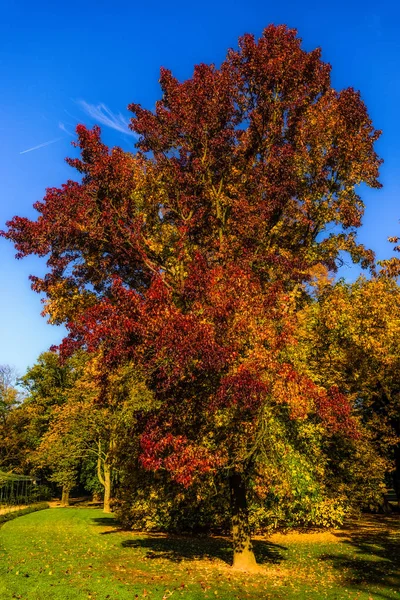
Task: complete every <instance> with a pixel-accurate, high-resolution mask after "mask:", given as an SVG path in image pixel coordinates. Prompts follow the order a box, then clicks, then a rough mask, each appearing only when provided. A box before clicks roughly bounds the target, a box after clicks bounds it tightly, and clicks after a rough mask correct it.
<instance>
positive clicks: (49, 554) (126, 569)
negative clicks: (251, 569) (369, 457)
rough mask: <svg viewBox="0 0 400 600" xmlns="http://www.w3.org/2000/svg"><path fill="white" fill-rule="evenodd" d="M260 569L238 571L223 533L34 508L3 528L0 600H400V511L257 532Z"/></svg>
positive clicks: (73, 510) (92, 512) (83, 511)
mask: <svg viewBox="0 0 400 600" xmlns="http://www.w3.org/2000/svg"><path fill="white" fill-rule="evenodd" d="M255 550H256V554H257V558H258V561H259V562H260V564H262V565H263V572H262V573H260V574H257V575H247V574H240V573H235V572H233V571H232V570H231V569H230V567H229V563H230V561H231V558H232V551H231V547H230V542H229V540H227V539H224V538H220V537H213V538H206V537H180V536H167V535H161V534H160V535H145V534H134V533H130V532H126V531H122V530H120V529H119V528H118V524H117V523H116V522H115V520H114V519H113V517H112V516H111V517H110V516H105V515H104V514H103V513H102V512H101V511H100V510H98V509H89V508H79V509H77V508H65V509H52V510H47V511H43V512H41V513H34V514H30V515H27V516H24V517H21V518H19V519H16V520H15V521H13V522H10V523H6V524H5V525H4V526H3V527H2V528H1V530H0V598H1V600H13V599H15V598H19V599H21V600H83V599H93V600H94V599H95V600H108V599H109V600H116V599H121V600H128V599H129V600H134V599H135V598H152V599H154V600H163V599H164V600H165V599H166V598H170V597H172V599H174V598H178V597H183V598H186V599H187V600H200V599H201V600H203V599H204V598H220V599H222V600H242V599H249V600H256V599H259V600H261V599H265V600H267V599H282V600H283V599H286V598H288V599H294V598H300V599H302V598H312V599H314V600H317V599H318V600H319V599H322V598H328V599H332V600H333V599H335V600H340V599H345V598H354V599H355V598H357V599H360V600H369V599H370V598H372V599H373V600H379V599H383V600H386V599H387V600H391V599H396V598H399V599H400V589H399V587H400V572H399V569H400V527H399V520H398V518H397V519H395V518H388V517H378V518H375V519H367V520H364V521H362V522H361V523H355V524H352V526H351V527H350V528H348V529H346V530H344V531H340V532H336V533H333V534H329V533H327V534H322V535H321V534H315V535H314V534H289V535H283V534H281V535H274V536H272V537H271V538H270V539H269V540H263V539H257V540H256V541H255Z"/></svg>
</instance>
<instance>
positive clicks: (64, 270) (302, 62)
mask: <svg viewBox="0 0 400 600" xmlns="http://www.w3.org/2000/svg"><path fill="white" fill-rule="evenodd" d="M160 82H161V88H162V92H163V96H162V99H161V100H160V101H158V102H157V104H156V109H155V111H154V112H151V111H149V110H145V109H143V108H142V107H141V106H139V105H137V104H132V105H131V106H130V109H131V110H132V112H133V113H134V117H133V118H132V123H131V128H132V130H133V131H134V132H135V133H136V134H138V135H139V142H138V144H137V146H138V149H139V150H138V152H137V154H135V155H132V154H129V153H126V152H123V151H122V150H121V149H119V148H114V149H112V150H111V151H110V150H109V149H108V148H107V147H106V146H105V145H104V144H103V143H102V142H101V140H100V131H99V129H98V128H97V127H95V128H94V129H93V130H91V131H90V130H87V129H86V128H85V127H84V126H81V125H80V126H78V128H77V134H78V143H77V146H79V148H80V149H81V158H80V159H73V160H71V159H69V160H68V162H69V164H70V165H72V166H73V167H75V168H76V169H77V170H78V171H79V172H80V173H81V174H82V175H83V178H82V181H81V183H76V182H72V181H68V182H67V183H66V184H65V185H63V186H62V187H61V188H57V189H55V188H52V189H49V190H47V194H46V196H45V198H44V201H43V202H38V203H37V204H36V205H35V208H36V210H37V211H38V212H39V217H38V219H37V221H31V220H28V219H24V218H20V217H15V218H14V219H13V220H12V221H11V222H10V223H9V224H8V227H9V229H8V231H7V232H6V233H4V235H5V237H7V238H9V239H11V240H12V241H13V242H14V243H15V245H16V248H17V251H18V257H23V256H25V255H28V254H38V255H40V256H43V257H44V256H46V255H48V256H49V258H48V267H49V271H48V273H47V275H46V276H45V277H44V278H36V277H35V278H33V287H34V289H35V290H36V291H39V292H44V293H45V294H46V296H47V304H46V309H45V310H46V311H47V313H48V314H49V315H50V320H53V321H56V322H65V323H66V324H67V327H68V329H69V335H68V337H67V338H66V340H65V341H64V343H63V350H64V351H65V352H71V351H73V350H74V348H76V347H77V346H85V347H87V348H88V349H89V350H92V349H96V348H98V347H99V346H102V349H103V350H102V351H103V353H104V357H105V363H104V365H105V369H107V368H110V367H111V366H112V365H114V364H116V363H120V362H123V361H124V360H127V359H129V360H133V361H134V362H135V363H136V364H137V365H138V366H140V369H141V371H142V372H143V373H145V376H146V378H147V382H148V385H149V386H150V387H151V388H152V389H153V390H154V393H155V397H156V398H157V400H158V404H157V407H158V408H157V410H154V411H153V413H152V414H151V415H150V416H149V415H148V416H147V425H146V426H145V430H144V432H143V434H142V438H141V449H142V457H141V460H142V464H143V466H144V467H145V468H147V469H154V470H157V469H160V468H163V469H166V470H167V471H169V472H170V473H171V476H172V477H173V478H174V479H175V480H176V481H178V482H180V483H182V484H183V485H185V486H188V485H190V484H191V483H192V482H193V481H195V479H196V478H197V477H199V476H201V473H202V472H209V471H210V470H221V469H224V470H225V472H226V475H227V480H229V484H230V489H231V497H232V511H233V534H234V549H235V554H234V556H235V558H234V564H235V565H236V566H238V567H240V568H249V567H251V565H252V564H254V562H255V561H254V555H253V553H252V549H251V541H250V535H249V527H248V520H247V506H246V486H247V485H248V483H249V481H250V480H251V477H252V474H253V473H254V470H255V468H256V462H257V460H256V457H257V454H258V453H259V452H260V451H261V450H262V449H264V451H265V449H266V448H267V446H268V423H270V422H272V421H273V420H274V419H275V422H276V421H277V420H278V421H279V419H281V420H284V419H286V418H288V419H292V420H294V419H304V418H306V417H309V418H313V419H317V420H318V419H319V420H320V421H321V422H322V423H324V424H325V427H326V429H327V430H330V431H332V432H335V431H336V432H337V431H338V430H339V429H340V430H341V432H342V433H346V432H347V433H349V434H351V433H352V432H354V426H353V422H352V420H351V418H350V405H349V403H348V402H347V401H346V399H345V397H344V396H343V394H341V393H340V390H338V389H337V388H334V389H324V388H322V387H318V386H316V385H315V384H314V383H313V382H312V381H311V380H310V379H309V377H307V374H306V373H303V372H302V371H301V368H300V367H299V366H298V365H296V364H295V361H294V360H292V358H291V353H290V348H292V347H293V346H294V344H295V331H296V323H297V321H296V319H297V317H296V306H297V304H298V302H299V301H300V296H299V294H300V292H299V290H301V288H302V285H303V284H304V282H307V280H308V278H309V274H310V270H311V269H312V268H313V267H314V266H315V265H318V264H321V263H322V264H324V265H326V266H327V268H329V269H331V270H335V268H336V263H337V261H338V260H339V256H340V253H341V252H342V251H348V252H349V253H350V254H351V256H352V258H353V260H354V261H358V262H361V264H362V265H363V266H368V265H369V264H370V263H371V262H372V260H373V255H372V253H371V252H370V251H367V250H366V249H365V248H364V247H363V246H361V245H358V244H357V243H356V237H355V230H356V228H357V227H358V226H359V225H360V223H361V218H362V214H363V203H362V200H361V199H360V197H359V196H358V195H357V193H356V186H358V185H359V184H360V183H362V182H364V183H366V184H367V185H369V186H371V187H379V186H380V184H379V183H378V181H377V177H378V168H379V164H380V161H379V159H378V157H377V155H376V153H375V152H374V149H373V145H374V142H375V141H376V139H377V138H378V136H379V132H377V131H375V130H374V128H373V126H372V123H371V121H370V119H369V117H368V114H367V111H366V108H365V106H364V104H363V102H362V100H361V99H360V95H359V93H358V92H355V91H354V90H353V89H346V90H343V91H341V92H340V93H339V92H336V91H335V90H333V89H332V88H331V86H330V67H329V65H327V64H325V63H323V62H322V61H321V56H320V50H318V49H317V50H314V51H313V52H306V51H304V50H302V49H301V46H300V40H299V39H298V38H297V37H296V32H295V31H294V30H289V29H287V28H286V27H284V26H279V27H275V26H269V27H268V28H267V29H266V30H265V31H264V33H263V35H262V37H261V38H260V39H259V40H258V41H256V40H255V39H254V37H253V36H251V35H245V36H244V37H242V38H241V39H240V41H239V49H238V50H230V51H229V52H228V54H227V57H226V60H225V61H224V62H223V63H222V65H221V67H220V68H217V67H215V66H214V65H204V64H201V65H198V66H196V67H195V69H194V73H193V76H192V78H191V79H188V80H187V81H184V82H182V83H181V82H179V81H178V80H177V79H175V78H174V77H173V76H172V74H171V73H170V71H168V70H166V69H162V70H161V79H160ZM328 225H329V226H334V227H330V229H331V233H329V234H328V233H327V227H328ZM303 293H304V292H303ZM271 419H272V421H271Z"/></svg>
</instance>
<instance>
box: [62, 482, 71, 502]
mask: <svg viewBox="0 0 400 600" xmlns="http://www.w3.org/2000/svg"><path fill="white" fill-rule="evenodd" d="M69 492H70V488H68V487H66V486H65V485H63V487H62V492H61V506H69Z"/></svg>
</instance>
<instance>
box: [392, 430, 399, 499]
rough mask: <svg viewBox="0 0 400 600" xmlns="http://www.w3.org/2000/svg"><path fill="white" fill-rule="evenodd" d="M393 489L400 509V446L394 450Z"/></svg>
mask: <svg viewBox="0 0 400 600" xmlns="http://www.w3.org/2000/svg"><path fill="white" fill-rule="evenodd" d="M399 429H400V427H399ZM396 433H398V432H396ZM393 488H394V491H395V493H396V497H397V506H398V507H399V508H400V444H397V446H395V448H394V471H393Z"/></svg>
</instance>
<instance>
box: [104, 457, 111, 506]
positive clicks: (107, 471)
mask: <svg viewBox="0 0 400 600" xmlns="http://www.w3.org/2000/svg"><path fill="white" fill-rule="evenodd" d="M103 472H104V508H103V510H104V512H105V513H110V512H111V507H110V497H111V468H110V465H109V464H108V463H107V462H104V470H103Z"/></svg>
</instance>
